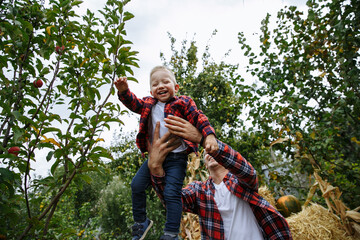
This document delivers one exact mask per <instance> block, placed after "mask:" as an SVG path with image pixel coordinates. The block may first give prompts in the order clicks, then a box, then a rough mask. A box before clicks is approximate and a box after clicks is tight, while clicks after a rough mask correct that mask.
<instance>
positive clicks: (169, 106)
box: [118, 90, 215, 153]
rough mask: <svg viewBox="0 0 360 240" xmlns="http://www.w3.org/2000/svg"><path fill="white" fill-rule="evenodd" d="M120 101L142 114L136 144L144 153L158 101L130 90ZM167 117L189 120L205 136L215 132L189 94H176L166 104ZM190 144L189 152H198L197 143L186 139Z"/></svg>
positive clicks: (121, 95) (120, 97)
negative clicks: (142, 96) (172, 116)
mask: <svg viewBox="0 0 360 240" xmlns="http://www.w3.org/2000/svg"><path fill="white" fill-rule="evenodd" d="M118 97H119V99H120V101H121V102H122V103H123V104H124V105H125V106H126V107H127V108H128V109H130V110H131V111H133V112H135V113H138V114H141V116H140V126H139V133H138V134H137V136H136V145H137V146H138V148H139V149H140V151H141V152H142V153H144V152H147V144H146V143H147V140H148V139H149V126H151V109H152V107H153V106H154V105H155V104H156V103H157V100H156V99H155V98H153V97H144V98H143V99H140V98H137V97H136V95H135V94H134V93H132V92H131V91H130V90H127V91H126V92H124V93H122V94H119V93H118ZM164 112H165V116H164V117H165V118H166V117H167V116H168V115H174V116H177V117H181V118H183V119H186V120H188V121H189V122H190V123H191V124H192V125H194V126H195V127H196V128H197V129H198V130H199V131H200V132H201V133H202V135H203V136H204V137H206V136H207V135H209V134H215V130H214V128H213V127H212V126H211V125H210V123H209V120H208V118H207V117H206V116H205V114H204V113H203V112H202V111H201V110H199V109H197V106H196V104H195V102H194V100H192V99H191V98H190V97H188V96H179V97H177V96H175V97H173V98H171V99H170V100H169V101H168V102H167V103H166V105H165V109H164ZM184 141H185V143H186V144H187V145H188V148H187V152H188V153H190V152H197V150H198V148H197V144H195V143H193V142H190V141H187V140H185V139H184Z"/></svg>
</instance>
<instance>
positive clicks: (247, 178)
mask: <svg viewBox="0 0 360 240" xmlns="http://www.w3.org/2000/svg"><path fill="white" fill-rule="evenodd" d="M217 142H218V145H219V150H218V152H217V153H215V154H212V155H211V156H212V157H214V158H215V160H216V161H217V162H219V163H220V164H221V165H223V166H224V167H225V168H227V169H228V170H229V171H230V172H231V173H232V174H234V175H235V176H237V177H238V178H239V179H240V180H241V181H242V182H243V183H245V184H246V185H247V186H248V187H249V188H251V189H253V190H255V191H257V189H258V178H257V175H256V170H255V169H254V167H253V166H252V165H251V164H250V163H249V162H248V161H246V159H245V158H244V157H243V156H241V154H240V153H239V152H237V151H235V150H234V149H232V148H231V147H230V146H229V145H227V144H225V143H223V142H221V141H219V140H217Z"/></svg>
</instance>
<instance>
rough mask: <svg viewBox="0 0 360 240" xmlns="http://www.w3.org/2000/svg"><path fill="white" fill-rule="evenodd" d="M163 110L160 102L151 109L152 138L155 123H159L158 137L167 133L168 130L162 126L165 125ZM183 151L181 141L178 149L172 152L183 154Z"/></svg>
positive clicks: (184, 147)
mask: <svg viewBox="0 0 360 240" xmlns="http://www.w3.org/2000/svg"><path fill="white" fill-rule="evenodd" d="M164 110H165V103H163V102H160V101H158V102H157V103H156V104H155V105H154V106H153V107H152V109H151V120H152V121H151V123H152V132H151V133H152V135H151V136H152V137H153V136H154V132H155V126H156V123H157V122H160V137H162V136H163V135H164V134H165V133H167V132H168V129H167V128H166V127H165V125H164V124H165V121H164V116H165V114H164ZM152 137H151V138H152ZM185 150H186V144H185V142H184V141H183V140H181V145H180V146H179V147H178V148H176V149H174V150H173V151H172V152H183V151H185Z"/></svg>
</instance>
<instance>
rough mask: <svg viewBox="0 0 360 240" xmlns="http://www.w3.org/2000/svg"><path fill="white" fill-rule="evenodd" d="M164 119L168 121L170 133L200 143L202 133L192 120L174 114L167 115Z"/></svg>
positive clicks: (166, 125)
mask: <svg viewBox="0 0 360 240" xmlns="http://www.w3.org/2000/svg"><path fill="white" fill-rule="evenodd" d="M164 121H165V122H166V124H165V127H167V128H168V129H169V132H170V133H172V134H174V135H176V136H179V137H181V138H184V139H187V140H189V141H191V142H194V143H200V141H201V138H202V135H201V133H200V132H199V130H198V129H197V128H196V127H194V126H193V125H192V124H191V123H190V122H188V121H186V120H185V119H182V118H179V117H176V116H172V115H169V116H167V118H165V119H164Z"/></svg>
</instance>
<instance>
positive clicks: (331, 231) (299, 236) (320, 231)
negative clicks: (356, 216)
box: [286, 203, 355, 240]
mask: <svg viewBox="0 0 360 240" xmlns="http://www.w3.org/2000/svg"><path fill="white" fill-rule="evenodd" d="M286 220H287V222H288V223H289V225H290V230H291V234H292V236H293V239H294V240H314V239H321V240H355V238H354V237H351V236H349V235H348V234H347V233H346V231H345V229H344V228H343V226H342V225H341V223H340V220H339V218H338V217H337V216H335V215H334V214H333V213H331V212H329V210H327V209H325V208H324V207H322V206H321V205H318V204H315V203H313V204H312V205H310V206H308V207H305V208H303V210H302V211H301V212H299V213H297V214H293V215H291V216H290V217H288V218H286Z"/></svg>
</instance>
